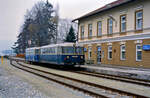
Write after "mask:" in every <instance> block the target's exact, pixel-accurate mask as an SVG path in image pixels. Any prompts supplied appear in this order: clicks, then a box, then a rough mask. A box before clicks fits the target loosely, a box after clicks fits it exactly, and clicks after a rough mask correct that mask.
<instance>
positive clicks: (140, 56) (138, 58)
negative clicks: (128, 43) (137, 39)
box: [136, 45, 142, 61]
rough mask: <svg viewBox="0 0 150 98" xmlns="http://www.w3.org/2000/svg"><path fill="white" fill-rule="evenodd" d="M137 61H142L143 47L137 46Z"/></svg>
mask: <svg viewBox="0 0 150 98" xmlns="http://www.w3.org/2000/svg"><path fill="white" fill-rule="evenodd" d="M136 61H142V45H136Z"/></svg>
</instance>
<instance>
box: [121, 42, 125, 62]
mask: <svg viewBox="0 0 150 98" xmlns="http://www.w3.org/2000/svg"><path fill="white" fill-rule="evenodd" d="M120 50H121V58H120V59H121V60H125V59H126V47H125V45H121V46H120Z"/></svg>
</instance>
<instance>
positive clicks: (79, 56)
mask: <svg viewBox="0 0 150 98" xmlns="http://www.w3.org/2000/svg"><path fill="white" fill-rule="evenodd" d="M32 49H33V50H34V52H33V53H34V55H31V54H32V53H31V54H30V56H28V51H29V50H30V51H32ZM83 50H84V48H83V47H81V46H76V44H74V43H62V44H54V45H47V46H42V47H40V48H29V49H27V54H26V60H27V61H33V62H40V63H50V64H56V65H76V64H78V65H83V64H84V61H85V60H84V53H83ZM29 57H30V58H29Z"/></svg>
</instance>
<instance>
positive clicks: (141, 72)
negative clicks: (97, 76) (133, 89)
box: [81, 64, 150, 81]
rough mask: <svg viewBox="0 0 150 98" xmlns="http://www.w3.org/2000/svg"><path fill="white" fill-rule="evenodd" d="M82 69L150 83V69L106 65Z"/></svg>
mask: <svg viewBox="0 0 150 98" xmlns="http://www.w3.org/2000/svg"><path fill="white" fill-rule="evenodd" d="M81 67H83V68H86V70H87V71H90V72H96V73H102V74H108V75H116V76H121V77H127V78H134V79H141V80H149V81H150V68H136V67H124V66H114V65H105V64H99V65H83V66H81Z"/></svg>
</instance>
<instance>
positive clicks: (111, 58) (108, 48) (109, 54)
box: [108, 46, 112, 60]
mask: <svg viewBox="0 0 150 98" xmlns="http://www.w3.org/2000/svg"><path fill="white" fill-rule="evenodd" d="M110 47H111V50H110ZM110 52H111V58H110V54H109V53H110ZM108 60H112V46H108Z"/></svg>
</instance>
